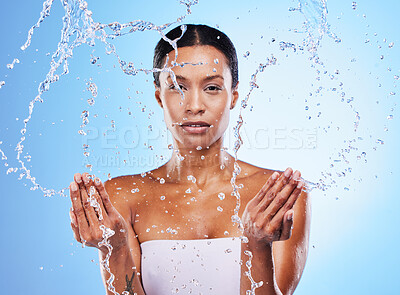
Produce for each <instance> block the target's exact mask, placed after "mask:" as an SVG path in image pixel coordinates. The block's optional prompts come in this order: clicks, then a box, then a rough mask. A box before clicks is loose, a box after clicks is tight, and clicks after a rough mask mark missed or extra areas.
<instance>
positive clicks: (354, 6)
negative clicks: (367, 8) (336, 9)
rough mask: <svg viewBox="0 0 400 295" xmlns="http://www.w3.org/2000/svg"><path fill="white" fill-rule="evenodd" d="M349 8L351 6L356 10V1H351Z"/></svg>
mask: <svg viewBox="0 0 400 295" xmlns="http://www.w3.org/2000/svg"><path fill="white" fill-rule="evenodd" d="M351 8H353V10H356V8H357V2H355V1H353V3H352V4H351Z"/></svg>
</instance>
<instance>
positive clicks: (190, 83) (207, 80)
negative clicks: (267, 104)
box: [155, 45, 238, 149]
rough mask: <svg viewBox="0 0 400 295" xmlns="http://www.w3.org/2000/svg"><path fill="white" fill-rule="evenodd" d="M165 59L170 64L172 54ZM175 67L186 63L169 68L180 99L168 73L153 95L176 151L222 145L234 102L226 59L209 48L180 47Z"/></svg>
mask: <svg viewBox="0 0 400 295" xmlns="http://www.w3.org/2000/svg"><path fill="white" fill-rule="evenodd" d="M168 56H169V61H173V60H174V59H175V51H172V52H170V53H169V54H168ZM177 63H179V64H181V65H182V63H185V64H186V63H190V64H186V65H185V66H174V67H173V68H172V70H173V72H174V74H175V77H176V81H177V82H178V84H179V87H180V88H181V90H182V92H183V93H184V99H183V100H182V96H181V94H180V92H179V91H178V90H177V89H176V88H175V85H174V83H173V80H172V78H171V76H170V73H168V72H163V73H161V74H160V87H156V91H155V96H156V99H157V101H158V103H159V104H160V106H161V107H162V108H163V110H164V120H165V123H166V124H167V128H168V129H169V130H170V131H171V133H172V135H173V137H174V139H175V143H176V144H177V145H178V146H177V147H178V148H189V149H192V148H198V147H199V146H200V147H202V148H207V147H210V146H211V145H212V144H213V143H215V142H216V141H217V140H219V139H221V141H222V137H223V134H224V132H225V130H226V128H227V127H228V123H229V111H230V109H232V108H233V107H234V105H235V103H236V101H237V98H238V92H237V87H235V88H234V89H232V75H231V72H230V69H229V66H228V63H227V60H226V57H225V56H224V54H223V53H221V52H220V51H219V50H218V49H216V48H215V47H212V46H203V45H201V46H190V47H181V48H178V59H177ZM199 63H201V64H200V65H196V64H199ZM169 66H171V64H169Z"/></svg>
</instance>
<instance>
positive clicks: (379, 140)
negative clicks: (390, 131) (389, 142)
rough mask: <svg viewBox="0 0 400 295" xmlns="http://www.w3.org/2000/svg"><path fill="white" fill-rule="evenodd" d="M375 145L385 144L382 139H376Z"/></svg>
mask: <svg viewBox="0 0 400 295" xmlns="http://www.w3.org/2000/svg"><path fill="white" fill-rule="evenodd" d="M376 143H379V144H384V143H385V142H384V141H383V140H382V139H377V140H376Z"/></svg>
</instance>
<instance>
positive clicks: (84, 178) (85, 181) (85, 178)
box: [83, 176, 89, 184]
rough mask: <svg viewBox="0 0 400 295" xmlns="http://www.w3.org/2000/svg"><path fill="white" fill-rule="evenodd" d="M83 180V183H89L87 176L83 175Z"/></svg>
mask: <svg viewBox="0 0 400 295" xmlns="http://www.w3.org/2000/svg"><path fill="white" fill-rule="evenodd" d="M83 182H84V183H85V184H88V183H89V178H88V177H87V176H86V177H83Z"/></svg>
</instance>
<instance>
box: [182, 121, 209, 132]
mask: <svg viewBox="0 0 400 295" xmlns="http://www.w3.org/2000/svg"><path fill="white" fill-rule="evenodd" d="M210 126H211V125H210V124H208V123H207V122H203V121H197V122H185V123H183V124H182V125H181V127H182V128H183V130H185V131H186V132H188V133H192V134H200V133H204V132H207V130H208V128H210Z"/></svg>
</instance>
